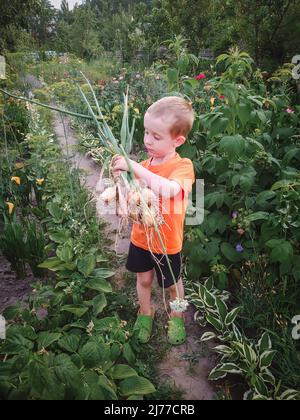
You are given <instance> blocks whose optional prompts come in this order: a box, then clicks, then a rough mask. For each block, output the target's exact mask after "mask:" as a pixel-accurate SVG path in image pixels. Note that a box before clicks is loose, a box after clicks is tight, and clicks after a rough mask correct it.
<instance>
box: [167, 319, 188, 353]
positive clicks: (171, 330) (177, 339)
mask: <svg viewBox="0 0 300 420" xmlns="http://www.w3.org/2000/svg"><path fill="white" fill-rule="evenodd" d="M185 340H186V331H185V325H184V319H183V318H181V317H179V316H171V318H170V320H169V322H168V342H169V343H170V344H172V345H173V346H177V345H179V344H183V343H184V342H185Z"/></svg>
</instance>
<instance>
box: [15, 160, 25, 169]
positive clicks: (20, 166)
mask: <svg viewBox="0 0 300 420" xmlns="http://www.w3.org/2000/svg"><path fill="white" fill-rule="evenodd" d="M15 168H16V169H22V168H24V163H23V162H17V163H15Z"/></svg>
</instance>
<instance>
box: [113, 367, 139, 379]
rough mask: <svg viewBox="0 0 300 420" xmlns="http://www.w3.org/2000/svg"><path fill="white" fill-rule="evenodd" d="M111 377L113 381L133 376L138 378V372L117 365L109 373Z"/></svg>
mask: <svg viewBox="0 0 300 420" xmlns="http://www.w3.org/2000/svg"><path fill="white" fill-rule="evenodd" d="M109 374H110V376H111V377H112V378H113V379H126V378H131V377H132V376H138V374H137V372H136V371H135V370H134V369H133V368H132V367H130V366H128V365H122V364H119V365H115V366H114V367H113V368H112V369H110V371H109Z"/></svg>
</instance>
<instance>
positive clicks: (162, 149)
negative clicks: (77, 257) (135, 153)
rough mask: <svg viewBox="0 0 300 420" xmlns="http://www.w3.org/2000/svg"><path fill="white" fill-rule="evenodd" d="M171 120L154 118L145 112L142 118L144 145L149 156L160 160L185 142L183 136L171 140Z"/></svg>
mask: <svg viewBox="0 0 300 420" xmlns="http://www.w3.org/2000/svg"><path fill="white" fill-rule="evenodd" d="M171 125H172V119H170V118H166V117H154V116H152V115H149V114H148V113H147V112H146V114H145V117H144V127H145V134H144V144H145V147H146V149H147V151H148V154H149V156H151V157H152V156H153V157H157V158H161V157H164V156H166V155H168V154H170V153H172V152H175V150H176V147H179V146H181V144H183V143H184V142H185V137H184V136H177V137H176V138H172V136H171V134H170V128H171Z"/></svg>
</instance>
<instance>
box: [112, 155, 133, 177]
mask: <svg viewBox="0 0 300 420" xmlns="http://www.w3.org/2000/svg"><path fill="white" fill-rule="evenodd" d="M112 170H113V173H114V176H119V175H120V171H129V168H128V165H127V162H126V159H125V158H124V157H123V156H121V155H117V156H114V157H113V159H112Z"/></svg>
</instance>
